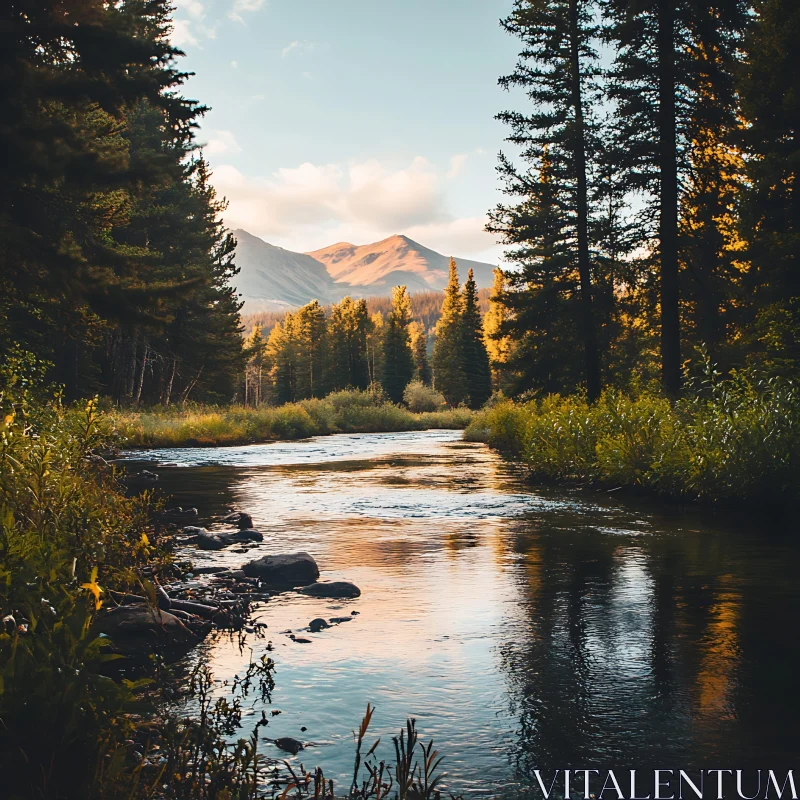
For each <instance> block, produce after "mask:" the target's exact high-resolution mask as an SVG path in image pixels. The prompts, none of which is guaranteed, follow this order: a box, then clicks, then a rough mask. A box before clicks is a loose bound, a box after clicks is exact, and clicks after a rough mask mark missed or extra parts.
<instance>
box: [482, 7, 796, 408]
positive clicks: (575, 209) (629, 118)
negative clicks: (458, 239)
mask: <svg viewBox="0 0 800 800" xmlns="http://www.w3.org/2000/svg"><path fill="white" fill-rule="evenodd" d="M502 24H503V26H504V27H505V29H506V30H507V31H508V32H509V33H510V34H512V35H513V36H515V37H517V38H518V39H519V41H520V55H519V59H518V61H517V64H516V66H515V67H514V69H513V70H512V71H511V72H510V73H509V74H508V75H505V76H503V77H502V78H501V79H500V84H501V85H502V86H503V87H504V88H505V89H507V90H509V91H510V92H511V93H513V94H514V95H515V99H518V98H519V97H520V96H522V97H524V98H525V99H526V101H523V102H522V103H519V102H517V103H515V105H516V108H518V109H519V108H521V109H523V110H512V111H507V112H504V113H501V114H500V115H499V116H498V119H499V120H501V121H502V122H503V123H505V124H506V125H507V127H508V130H509V135H508V139H507V142H508V144H509V152H508V153H504V154H501V156H500V163H499V172H500V175H501V178H502V181H503V187H504V191H505V193H506V194H507V195H508V198H509V199H508V201H507V202H506V203H502V204H500V205H498V206H497V207H496V208H495V209H494V210H493V211H492V212H491V213H490V221H489V224H488V226H487V230H489V231H490V232H492V233H494V234H496V235H497V236H498V237H499V238H500V240H501V241H502V242H503V243H504V244H505V245H506V246H507V250H506V257H507V258H508V259H509V260H510V261H511V262H512V265H513V268H512V269H508V270H506V272H505V279H506V284H505V286H502V287H500V288H499V290H498V292H496V296H497V299H498V300H499V302H498V303H496V304H495V307H494V309H493V311H492V314H493V315H494V317H495V319H494V321H493V323H492V324H493V326H494V327H493V335H494V337H495V340H496V343H497V350H496V352H495V357H496V358H499V359H500V362H499V364H498V365H497V367H498V372H497V374H498V378H499V380H500V385H501V387H502V388H503V389H504V390H505V392H506V393H507V394H512V395H517V394H520V393H525V392H528V393H532V394H534V395H537V396H544V395H546V394H548V393H560V394H568V393H571V392H574V391H575V390H576V389H585V390H586V391H587V394H588V397H589V399H590V400H593V399H596V398H597V397H598V396H599V395H600V392H601V390H602V388H603V387H604V386H609V385H611V386H614V385H616V386H625V385H629V384H630V380H631V378H632V377H635V378H644V379H652V378H655V377H657V376H659V374H660V378H661V381H662V384H663V388H664V389H665V390H666V392H667V393H668V394H669V395H673V396H674V395H676V394H677V393H678V392H679V390H680V388H681V382H682V375H683V372H684V370H685V367H686V362H687V361H689V362H691V361H692V360H695V361H697V360H701V359H705V358H709V359H710V360H711V361H712V362H713V363H715V364H718V365H719V366H720V368H721V369H722V370H723V371H724V372H727V371H729V370H730V369H731V368H733V367H741V366H745V365H754V366H758V367H760V368H762V369H764V370H766V371H767V372H769V373H772V374H775V373H780V374H784V375H787V374H788V375H790V376H791V375H795V376H796V374H797V369H798V365H800V349H799V348H798V341H799V340H798V332H799V331H800V299H799V298H800V295H799V290H800V283H799V281H800V268H799V266H798V250H800V239H799V238H798V220H800V204H799V203H798V192H797V170H798V163H800V144H798V135H797V134H798V116H800V80H799V78H798V74H799V72H800V71H798V68H797V58H796V54H795V53H794V49H795V48H796V44H797V42H798V40H800V5H798V4H797V3H796V2H794V0H763V2H755V3H753V2H746V1H745V0H720V1H719V2H710V3H701V2H685V3H673V2H664V1H662V0H651V1H650V2H645V3H631V2H629V0H515V2H514V3H513V8H512V11H511V13H510V15H509V16H508V17H507V18H506V19H505V20H503V23H502ZM698 353H702V355H701V359H698Z"/></svg>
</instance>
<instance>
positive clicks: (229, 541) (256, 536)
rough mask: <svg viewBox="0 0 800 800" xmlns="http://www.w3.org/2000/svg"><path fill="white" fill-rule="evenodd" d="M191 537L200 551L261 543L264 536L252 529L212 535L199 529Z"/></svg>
mask: <svg viewBox="0 0 800 800" xmlns="http://www.w3.org/2000/svg"><path fill="white" fill-rule="evenodd" d="M184 531H186V528H184ZM192 535H193V537H194V542H195V544H196V545H197V546H198V547H199V548H200V549H201V550H222V549H223V548H225V547H230V546H231V545H234V544H242V543H243V542H261V541H263V540H264V535H263V534H262V533H261V532H260V531H256V530H253V529H252V528H250V529H247V530H243V531H220V532H214V533H212V532H210V531H207V530H205V529H202V528H201V529H200V530H199V532H198V533H195V534H192Z"/></svg>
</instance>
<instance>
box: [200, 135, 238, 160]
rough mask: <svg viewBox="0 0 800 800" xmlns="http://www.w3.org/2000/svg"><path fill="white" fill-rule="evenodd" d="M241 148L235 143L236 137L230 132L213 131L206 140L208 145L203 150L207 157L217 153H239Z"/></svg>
mask: <svg viewBox="0 0 800 800" xmlns="http://www.w3.org/2000/svg"><path fill="white" fill-rule="evenodd" d="M241 151H242V148H241V147H239V143H238V142H237V141H236V137H235V136H234V135H233V133H232V132H231V131H213V132H212V135H211V136H210V138H209V140H208V144H206V145H205V147H204V148H203V152H204V153H205V155H207V156H211V155H217V154H219V153H240V152H241Z"/></svg>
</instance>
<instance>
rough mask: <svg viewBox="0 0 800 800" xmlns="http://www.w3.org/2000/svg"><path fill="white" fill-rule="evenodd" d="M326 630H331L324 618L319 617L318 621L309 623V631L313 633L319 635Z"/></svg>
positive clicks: (313, 620)
mask: <svg viewBox="0 0 800 800" xmlns="http://www.w3.org/2000/svg"><path fill="white" fill-rule="evenodd" d="M325 628H330V625H328V623H327V622H326V621H325V620H324V619H322V617H317V618H316V619H312V620H311V622H309V623H308V629H309V630H310V631H311V633H319V632H320V631H322V630H325Z"/></svg>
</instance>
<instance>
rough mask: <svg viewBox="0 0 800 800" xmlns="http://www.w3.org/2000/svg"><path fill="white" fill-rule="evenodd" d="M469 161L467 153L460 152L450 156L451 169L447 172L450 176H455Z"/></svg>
mask: <svg viewBox="0 0 800 800" xmlns="http://www.w3.org/2000/svg"><path fill="white" fill-rule="evenodd" d="M466 163H467V154H466V153H458V154H456V155H454V156H452V157H451V158H450V169H449V170H448V172H447V177H448V178H455V177H456V175H458V173H459V172H461V170H462V169H464V164H466Z"/></svg>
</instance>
